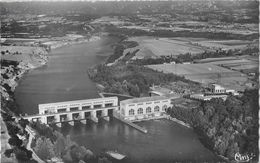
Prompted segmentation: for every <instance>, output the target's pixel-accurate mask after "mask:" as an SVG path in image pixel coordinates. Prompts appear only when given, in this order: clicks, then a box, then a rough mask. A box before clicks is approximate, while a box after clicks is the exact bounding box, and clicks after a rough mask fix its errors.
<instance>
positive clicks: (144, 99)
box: [120, 96, 170, 104]
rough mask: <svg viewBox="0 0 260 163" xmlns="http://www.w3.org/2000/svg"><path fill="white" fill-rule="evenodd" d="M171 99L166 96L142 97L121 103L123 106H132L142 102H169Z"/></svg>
mask: <svg viewBox="0 0 260 163" xmlns="http://www.w3.org/2000/svg"><path fill="white" fill-rule="evenodd" d="M168 99H170V98H169V97H165V96H152V97H141V98H132V99H127V100H123V101H120V103H121V104H131V103H140V102H148V101H158V100H168Z"/></svg>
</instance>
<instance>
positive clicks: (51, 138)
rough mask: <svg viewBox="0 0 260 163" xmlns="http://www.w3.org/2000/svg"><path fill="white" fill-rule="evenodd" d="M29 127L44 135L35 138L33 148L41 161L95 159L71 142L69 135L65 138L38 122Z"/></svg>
mask: <svg viewBox="0 0 260 163" xmlns="http://www.w3.org/2000/svg"><path fill="white" fill-rule="evenodd" d="M31 126H32V127H33V128H34V129H35V130H36V131H37V132H38V133H45V134H44V136H42V135H41V134H40V135H41V136H40V137H39V136H36V143H35V146H34V147H33V148H34V150H35V153H36V154H37V155H38V156H39V157H40V158H41V159H43V160H48V159H51V158H53V157H59V158H62V159H63V161H65V162H79V161H80V160H84V161H86V162H88V161H89V160H92V159H93V158H94V157H95V156H94V154H93V153H92V152H91V151H90V150H87V149H86V148H85V147H84V146H79V145H78V144H76V143H75V142H74V141H72V140H71V138H70V136H69V135H67V136H66V137H65V136H64V135H63V134H61V133H59V132H57V131H54V130H53V129H51V128H50V127H47V126H46V125H45V124H41V123H39V122H33V123H32V125H31Z"/></svg>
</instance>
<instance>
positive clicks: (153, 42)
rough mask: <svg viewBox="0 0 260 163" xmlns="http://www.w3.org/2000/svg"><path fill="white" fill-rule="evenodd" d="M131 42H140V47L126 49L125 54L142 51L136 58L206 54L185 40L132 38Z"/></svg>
mask: <svg viewBox="0 0 260 163" xmlns="http://www.w3.org/2000/svg"><path fill="white" fill-rule="evenodd" d="M129 40H130V41H136V42H138V44H139V46H137V47H135V48H129V49H126V50H125V52H126V53H127V52H129V51H131V52H132V51H134V50H136V49H140V50H139V52H137V53H136V57H134V58H139V59H141V58H146V57H152V58H156V57H158V56H167V55H179V54H185V53H191V54H197V53H202V52H204V49H203V48H201V47H198V46H196V45H191V44H189V42H187V41H185V40H175V39H169V38H155V37H131V38H129Z"/></svg>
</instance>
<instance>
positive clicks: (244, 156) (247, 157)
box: [235, 153, 254, 162]
mask: <svg viewBox="0 0 260 163" xmlns="http://www.w3.org/2000/svg"><path fill="white" fill-rule="evenodd" d="M253 157H254V154H253V153H251V154H250V155H249V154H240V153H236V154H235V160H236V161H237V162H249V161H250V160H252V159H253Z"/></svg>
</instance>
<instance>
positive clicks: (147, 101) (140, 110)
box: [120, 96, 172, 121]
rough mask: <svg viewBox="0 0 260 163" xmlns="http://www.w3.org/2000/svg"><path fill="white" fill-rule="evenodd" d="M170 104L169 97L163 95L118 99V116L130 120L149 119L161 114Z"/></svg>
mask: <svg viewBox="0 0 260 163" xmlns="http://www.w3.org/2000/svg"><path fill="white" fill-rule="evenodd" d="M171 106H172V105H171V99H170V98H168V97H165V96H153V97H142V98H134V99H128V100H123V101H120V116H121V117H122V118H123V119H125V120H130V121H134V120H142V119H149V118H153V117H159V116H163V114H164V113H165V111H166V109H167V108H169V107H171Z"/></svg>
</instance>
